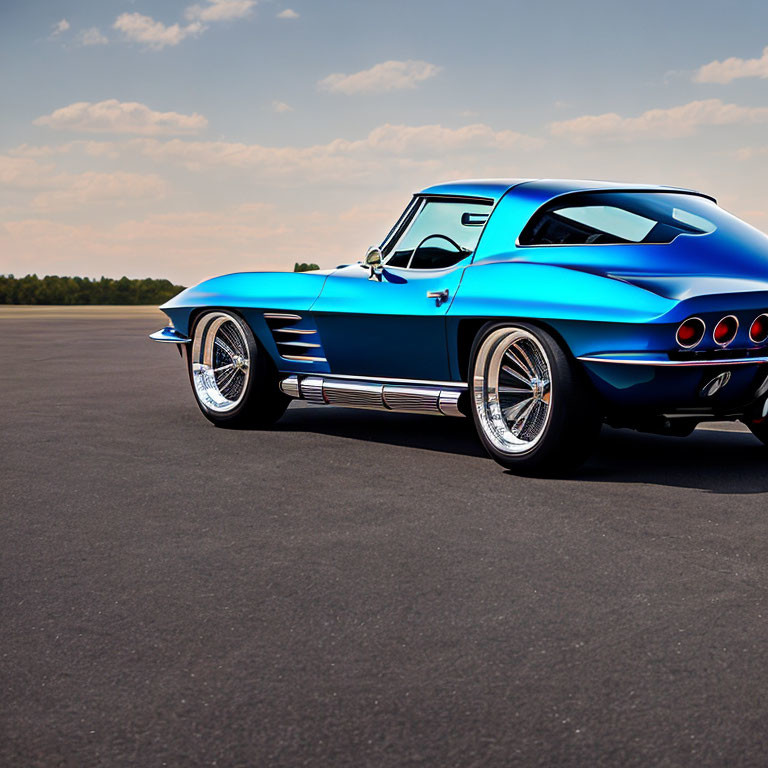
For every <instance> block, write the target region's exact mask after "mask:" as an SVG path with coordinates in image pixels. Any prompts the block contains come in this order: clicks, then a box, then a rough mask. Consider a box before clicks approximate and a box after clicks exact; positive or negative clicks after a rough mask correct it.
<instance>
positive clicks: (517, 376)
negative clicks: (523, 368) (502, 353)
mask: <svg viewBox="0 0 768 768" xmlns="http://www.w3.org/2000/svg"><path fill="white" fill-rule="evenodd" d="M507 354H509V352H507ZM518 365H519V363H518ZM501 370H502V371H504V373H506V374H507V375H509V376H511V377H512V378H513V379H515V380H516V381H519V382H520V383H521V384H525V386H526V387H528V389H532V387H531V382H530V380H529V379H526V378H525V377H523V376H521V375H520V374H519V373H516V372H515V371H513V370H512V369H511V368H510V367H509V366H508V365H502V366H501Z"/></svg>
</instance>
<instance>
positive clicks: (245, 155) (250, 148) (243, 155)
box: [131, 123, 542, 181]
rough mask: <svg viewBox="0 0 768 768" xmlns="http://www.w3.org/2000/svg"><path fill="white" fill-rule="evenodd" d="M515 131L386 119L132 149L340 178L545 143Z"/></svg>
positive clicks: (277, 173) (193, 165)
mask: <svg viewBox="0 0 768 768" xmlns="http://www.w3.org/2000/svg"><path fill="white" fill-rule="evenodd" d="M541 143H542V142H541V140H540V139H535V138H533V137H530V136H526V135H525V134H521V133H517V132H515V131H509V130H502V131H494V130H493V129H492V128H490V127H489V126H487V125H484V124H482V123H477V124H474V125H467V126H464V127H462V128H445V127H444V126H441V125H421V126H407V125H390V124H386V125H382V126H379V127H378V128H375V129H374V130H372V131H371V132H370V133H369V134H368V136H366V137H365V138H364V139H359V140H356V141H350V140H348V139H334V140H333V141H331V142H329V143H328V144H318V145H315V146H310V147H292V146H286V147H268V146H263V145H260V144H242V143H235V142H223V141H184V140H181V139H171V140H169V141H158V140H157V139H137V140H136V141H134V142H131V148H132V150H133V151H135V150H138V151H139V152H141V153H142V154H144V155H146V156H148V157H151V158H153V159H155V160H165V161H170V162H175V163H180V164H181V165H183V166H184V167H186V168H188V169H189V170H193V171H199V170H202V169H203V168H222V167H233V168H239V169H252V170H256V171H257V172H258V173H259V174H260V175H262V176H268V177H271V178H286V177H296V178H307V179H309V178H311V179H312V180H313V181H319V180H321V179H326V180H327V179H329V178H333V179H336V180H339V181H343V180H348V181H349V180H354V179H359V178H361V177H370V176H371V175H375V174H377V173H380V172H382V171H383V170H385V169H389V170H392V171H394V170H395V168H396V167H397V164H398V163H399V165H400V166H401V167H402V166H404V165H405V166H411V167H414V166H422V165H425V164H426V165H429V164H430V163H434V161H435V160H436V159H438V160H439V159H441V158H442V157H443V156H444V155H445V153H447V152H452V153H457V154H460V153H462V152H464V153H472V154H475V153H478V152H480V153H481V152H484V151H485V152H487V151H492V150H505V151H506V150H526V149H530V148H532V147H536V146H539V145H540V144H541Z"/></svg>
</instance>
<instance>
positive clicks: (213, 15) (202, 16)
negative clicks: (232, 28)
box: [184, 0, 256, 21]
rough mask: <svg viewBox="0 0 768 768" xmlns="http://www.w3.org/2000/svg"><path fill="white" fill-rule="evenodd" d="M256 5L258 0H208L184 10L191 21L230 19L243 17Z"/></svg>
mask: <svg viewBox="0 0 768 768" xmlns="http://www.w3.org/2000/svg"><path fill="white" fill-rule="evenodd" d="M254 5H256V0H208V5H190V6H189V8H187V10H186V11H185V12H184V15H185V16H186V18H187V19H188V20H189V21H229V20H230V19H242V18H244V17H245V16H248V14H249V13H250V12H251V10H252V9H253V6H254Z"/></svg>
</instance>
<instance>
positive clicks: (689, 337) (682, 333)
mask: <svg viewBox="0 0 768 768" xmlns="http://www.w3.org/2000/svg"><path fill="white" fill-rule="evenodd" d="M706 330H707V327H706V325H704V321H703V320H702V319H701V318H699V317H689V318H688V319H687V320H684V321H683V322H682V323H680V327H679V328H678V329H677V343H678V344H679V345H680V346H681V347H683V348H684V349H692V348H693V347H695V346H696V345H697V344H698V343H699V342H700V341H701V340H702V339H703V338H704V332H705V331H706Z"/></svg>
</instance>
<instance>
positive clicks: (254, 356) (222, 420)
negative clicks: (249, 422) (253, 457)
mask: <svg viewBox="0 0 768 768" xmlns="http://www.w3.org/2000/svg"><path fill="white" fill-rule="evenodd" d="M214 314H215V315H228V316H229V317H230V318H231V319H232V320H233V321H234V322H236V323H237V324H238V326H239V327H240V329H241V330H242V332H243V335H244V336H245V342H246V346H247V347H248V357H249V362H248V365H249V368H250V371H249V376H248V382H247V384H246V385H245V391H244V392H243V395H242V397H241V398H240V402H239V403H238V404H237V405H236V406H235V407H234V408H232V409H231V410H229V411H225V412H224V413H221V412H219V411H214V410H212V409H210V408H208V407H207V406H206V405H205V404H204V403H202V402H200V398H199V396H198V394H197V389H196V387H195V381H194V377H193V375H192V364H193V362H195V361H194V360H192V348H193V345H194V339H195V334H196V333H197V330H198V328H199V326H200V323H201V322H202V321H203V320H205V318H206V317H208V316H209V315H214ZM190 338H191V339H192V343H191V344H188V345H187V373H188V375H189V382H190V384H191V385H192V393H193V395H194V398H195V402H196V403H197V405H198V407H199V408H200V410H201V411H202V413H203V415H204V416H205V417H206V418H207V419H209V420H210V421H212V422H213V423H214V424H227V423H229V422H236V421H237V420H238V419H239V418H240V417H241V415H242V413H243V411H244V410H245V409H246V408H247V407H248V403H249V402H250V398H251V393H252V391H253V387H254V386H255V384H254V382H255V381H256V379H257V376H258V369H259V362H260V355H259V347H258V344H257V343H256V337H255V336H254V335H253V331H252V330H251V328H250V326H249V325H248V323H247V322H246V321H245V318H243V317H242V315H239V314H238V313H237V312H233V311H231V310H228V309H209V310H206V311H205V312H201V313H200V314H199V315H198V316H197V317H196V318H195V321H194V324H193V326H192V333H191V335H190Z"/></svg>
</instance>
